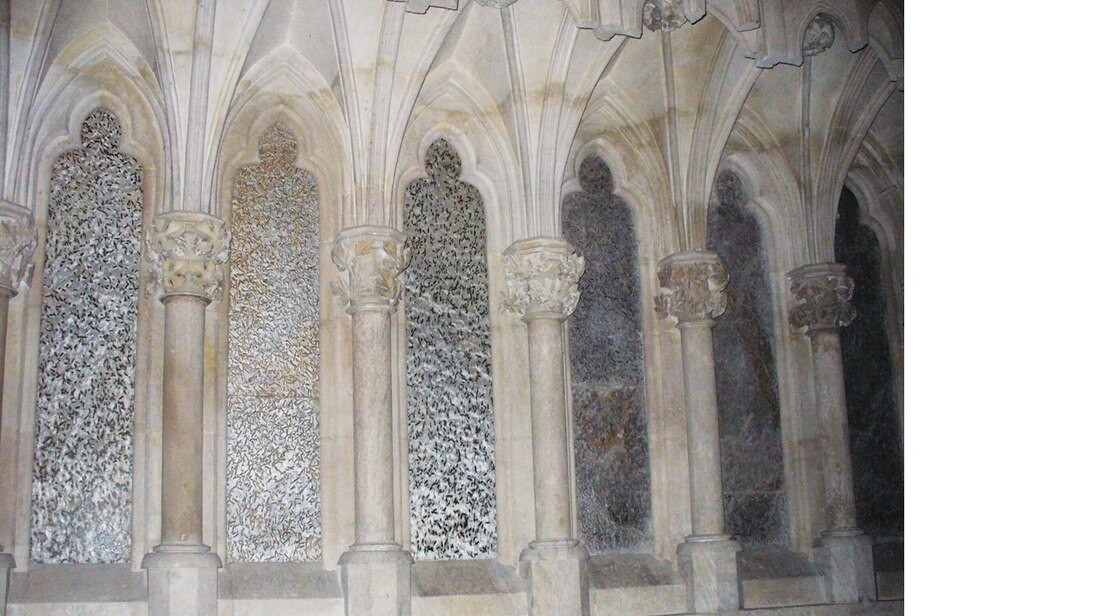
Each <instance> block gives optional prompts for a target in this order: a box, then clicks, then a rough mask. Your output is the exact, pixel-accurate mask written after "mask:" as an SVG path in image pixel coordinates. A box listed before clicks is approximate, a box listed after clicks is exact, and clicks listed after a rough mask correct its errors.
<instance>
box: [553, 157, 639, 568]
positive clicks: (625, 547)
mask: <svg viewBox="0 0 1095 616" xmlns="http://www.w3.org/2000/svg"><path fill="white" fill-rule="evenodd" d="M578 179H579V182H580V184H581V187H582V190H581V191H580V192H576V193H571V194H569V195H567V196H566V198H565V199H564V200H563V209H562V228H563V237H565V238H566V239H567V241H569V242H570V243H571V244H573V245H574V247H575V248H576V249H577V250H578V253H579V254H582V255H584V256H585V263H586V269H585V274H584V275H583V276H582V278H581V280H579V282H578V288H579V290H580V291H581V293H582V297H581V301H579V302H578V307H577V308H576V309H575V311H574V314H573V315H571V317H570V319H569V321H568V335H567V339H568V344H569V349H570V383H571V397H572V408H573V414H574V466H575V479H576V484H577V500H578V529H579V532H580V533H581V538H582V542H583V543H584V544H585V546H586V547H587V548H588V549H589V550H590V552H592V553H595V554H618V553H630V552H642V551H649V550H650V549H651V547H652V545H653V540H652V535H651V505H650V456H649V446H648V439H647V411H646V391H645V377H644V374H645V373H644V367H643V322H642V312H641V305H640V298H641V296H642V295H641V290H642V289H641V285H640V281H639V268H638V264H639V255H638V244H637V242H636V240H635V228H634V225H633V224H632V217H631V210H630V208H629V207H628V205H627V202H625V201H624V200H623V199H622V198H621V197H619V196H617V195H615V194H613V190H614V186H613V181H612V172H611V170H610V169H609V167H608V165H607V164H606V163H605V162H604V161H603V160H601V159H600V158H598V157H595V156H591V157H589V158H587V159H585V160H584V161H582V164H581V165H580V166H579V168H578Z"/></svg>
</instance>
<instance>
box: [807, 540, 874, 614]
mask: <svg viewBox="0 0 1095 616" xmlns="http://www.w3.org/2000/svg"><path fill="white" fill-rule="evenodd" d="M814 553H815V557H816V559H817V561H818V562H819V563H820V564H821V566H822V568H823V569H824V570H825V577H826V579H827V580H828V585H829V597H830V598H831V599H832V600H833V603H862V602H864V601H874V600H875V598H876V591H875V581H874V556H873V554H872V553H871V538H870V537H868V536H867V535H865V534H863V531H861V530H859V529H854V528H853V529H846V530H833V531H825V532H823V533H822V534H821V537H820V538H818V540H817V543H816V547H815V548H814Z"/></svg>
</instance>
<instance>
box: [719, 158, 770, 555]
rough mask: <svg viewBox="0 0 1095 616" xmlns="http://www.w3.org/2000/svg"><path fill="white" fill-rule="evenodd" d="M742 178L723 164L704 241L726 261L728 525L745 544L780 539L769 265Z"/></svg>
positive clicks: (722, 326) (723, 395)
mask: <svg viewBox="0 0 1095 616" xmlns="http://www.w3.org/2000/svg"><path fill="white" fill-rule="evenodd" d="M745 203H746V201H745V194H744V189H743V187H742V183H741V180H740V179H739V178H738V177H737V176H736V175H735V174H734V173H733V172H731V171H723V172H722V173H720V174H719V176H718V178H717V180H716V199H715V201H714V202H713V203H712V204H711V206H710V208H709V209H708V214H707V248H708V250H711V251H714V252H716V253H718V255H719V256H720V257H721V258H722V259H723V261H724V262H725V263H726V266H727V269H728V270H729V274H730V280H729V284H728V285H727V291H728V292H729V302H728V303H727V307H726V312H725V313H724V314H723V316H722V317H721V318H719V320H718V322H717V324H716V326H715V331H714V344H715V382H716V395H717V396H718V406H719V440H720V445H721V452H722V484H723V496H724V499H725V501H724V503H725V521H726V527H727V529H728V530H729V531H730V532H732V533H733V534H735V535H736V536H737V537H738V538H739V539H740V540H741V541H742V542H744V543H747V544H763V543H785V542H786V541H787V540H788V530H787V510H786V509H787V507H786V498H785V495H784V490H783V447H782V443H781V436H780V423H779V422H780V416H779V383H778V378H777V374H776V362H775V352H774V350H773V345H774V342H773V340H774V328H773V317H772V299H771V290H770V286H769V280H768V266H767V262H766V257H765V254H764V245H763V242H762V238H761V228H760V225H759V224H758V223H757V221H756V219H755V218H753V216H752V215H751V214H750V213H749V212H748V211H746V210H745Z"/></svg>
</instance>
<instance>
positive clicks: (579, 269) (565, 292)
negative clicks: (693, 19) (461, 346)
mask: <svg viewBox="0 0 1095 616" xmlns="http://www.w3.org/2000/svg"><path fill="white" fill-rule="evenodd" d="M585 267H586V262H585V258H583V257H582V255H580V254H578V252H577V251H576V250H575V249H574V247H573V246H571V245H570V243H569V242H567V241H566V240H564V239H562V238H551V237H536V238H531V239H527V240H520V241H517V242H514V243H513V245H512V246H510V247H509V248H507V249H506V252H505V255H504V261H503V269H504V271H505V277H506V290H505V292H504V294H503V298H502V302H503V306H504V307H505V309H506V310H508V311H510V312H512V313H515V314H520V315H521V316H522V317H523V318H526V319H527V318H530V317H534V316H536V315H543V316H557V317H562V318H564V319H565V318H566V317H568V316H570V315H571V313H573V312H574V309H575V308H576V307H577V306H578V299H579V297H580V296H581V293H580V292H579V291H578V280H579V279H581V277H582V273H583V272H585Z"/></svg>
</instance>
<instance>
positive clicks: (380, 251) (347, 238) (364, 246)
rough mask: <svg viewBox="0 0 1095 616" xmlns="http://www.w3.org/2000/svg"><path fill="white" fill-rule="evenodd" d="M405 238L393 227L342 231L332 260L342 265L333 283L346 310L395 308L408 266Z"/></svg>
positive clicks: (353, 311)
mask: <svg viewBox="0 0 1095 616" xmlns="http://www.w3.org/2000/svg"><path fill="white" fill-rule="evenodd" d="M404 240H405V237H404V235H403V233H402V232H400V231H399V230H397V229H393V228H391V227H375V226H360V227H353V228H351V229H345V230H343V231H342V232H341V233H339V234H338V239H337V240H336V241H335V247H334V249H332V250H331V259H332V260H333V261H334V262H335V266H336V267H338V278H336V279H335V281H334V282H333V283H332V287H333V288H334V292H335V295H336V296H337V297H338V299H339V300H340V301H341V302H342V305H343V308H345V310H346V312H349V313H350V314H353V313H355V312H358V311H359V310H363V309H367V308H372V309H376V308H381V309H389V310H390V309H392V308H394V307H395V306H396V304H398V303H399V298H400V296H401V295H402V293H403V282H402V281H401V280H400V279H399V275H400V274H401V273H403V270H405V269H407V255H406V251H405V249H404Z"/></svg>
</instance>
